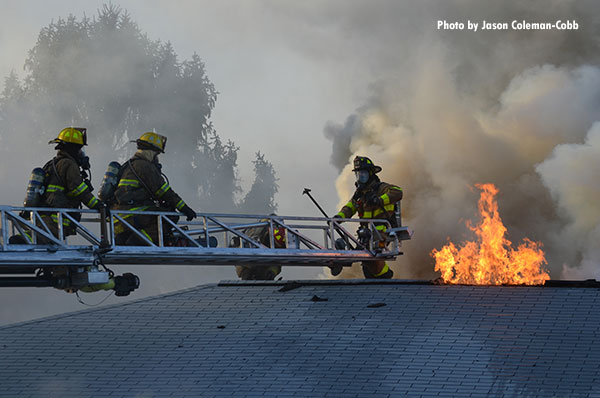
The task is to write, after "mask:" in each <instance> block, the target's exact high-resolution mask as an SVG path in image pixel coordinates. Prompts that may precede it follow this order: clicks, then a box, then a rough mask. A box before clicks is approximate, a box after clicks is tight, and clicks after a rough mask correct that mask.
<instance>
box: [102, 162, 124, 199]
mask: <svg viewBox="0 0 600 398" xmlns="http://www.w3.org/2000/svg"><path fill="white" fill-rule="evenodd" d="M120 170H121V165H120V164H119V162H114V161H113V162H110V163H109V164H108V168H107V169H106V173H104V178H103V179H102V185H101V186H100V191H98V198H99V199H100V200H101V201H103V202H105V203H111V202H112V201H113V199H114V194H115V189H116V187H117V183H118V182H119V171H120Z"/></svg>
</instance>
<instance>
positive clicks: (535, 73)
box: [324, 1, 600, 279]
mask: <svg viewBox="0 0 600 398" xmlns="http://www.w3.org/2000/svg"><path fill="white" fill-rule="evenodd" d="M434 6H435V7H434ZM452 6H454V7H452ZM489 6H490V5H489V4H486V5H485V6H483V5H481V4H480V3H478V2H475V1H456V2H452V3H450V2H444V3H443V4H442V2H439V3H436V2H424V3H423V4H421V5H420V6H409V5H408V4H406V3H403V4H402V5H398V4H387V3H386V6H385V7H387V9H386V10H387V12H381V10H379V11H380V12H381V14H382V15H384V17H383V18H384V20H383V21H382V24H384V25H385V26H386V27H387V28H388V29H391V26H395V27H396V28H395V30H394V33H393V34H391V33H390V32H389V31H385V32H383V33H382V32H381V31H378V30H375V32H374V33H373V34H369V33H368V32H364V31H362V30H361V32H362V33H364V35H363V36H362V37H361V39H360V40H362V41H363V43H361V44H362V46H361V48H363V47H368V48H371V49H377V50H378V51H382V53H381V54H377V55H378V57H375V58H369V61H368V64H369V67H370V69H371V70H372V72H373V73H372V74H371V75H369V79H370V80H371V82H372V84H371V86H370V91H369V96H368V100H367V101H366V102H365V103H364V105H362V106H360V107H359V108H358V109H357V110H356V111H355V112H353V113H352V114H351V115H350V116H348V117H347V119H346V120H345V121H344V122H341V123H339V122H329V123H328V124H327V125H326V126H325V129H324V134H325V136H326V137H327V138H328V139H330V140H331V141H332V149H333V151H332V156H331V162H332V164H333V165H334V166H336V167H337V168H338V170H340V175H339V177H338V179H337V181H336V187H337V189H338V193H339V199H340V202H339V205H340V206H341V205H342V204H343V203H345V202H346V201H347V200H348V198H349V197H350V196H351V195H352V192H353V188H354V187H353V176H352V173H351V172H350V169H351V167H350V166H349V163H350V162H351V159H352V158H353V157H354V156H355V155H363V156H369V157H370V158H371V159H372V160H373V161H374V162H375V163H376V164H377V165H380V166H382V167H383V171H382V173H381V174H380V176H381V178H382V180H383V181H387V182H390V183H395V184H397V185H400V186H401V187H402V188H403V190H404V199H403V202H402V206H403V221H404V223H405V224H407V225H409V226H410V227H411V229H414V230H415V235H414V237H413V240H412V241H409V242H407V243H405V246H404V253H405V255H404V256H403V257H401V258H400V259H399V260H398V261H397V262H396V264H393V265H392V268H393V269H394V271H395V273H396V276H397V277H409V278H414V277H418V278H423V277H426V278H432V277H435V275H434V273H433V260H432V259H431V258H430V256H429V253H430V252H431V250H432V249H433V248H439V247H441V246H442V245H443V244H444V243H445V242H446V239H447V238H450V239H452V240H453V241H462V240H463V239H464V238H466V237H467V232H468V231H467V230H466V228H465V225H464V224H465V223H464V222H465V220H467V219H472V218H474V217H476V214H477V211H476V202H477V199H478V194H477V193H476V192H474V191H473V189H472V187H473V186H474V184H475V183H485V182H491V183H494V184H496V185H497V186H498V187H499V188H500V195H499V197H498V201H499V206H500V215H501V217H502V218H503V221H504V222H505V224H506V225H507V227H508V231H509V232H508V233H509V236H508V237H509V239H511V240H512V241H513V242H518V241H520V240H521V239H522V238H524V237H529V238H530V239H533V240H536V241H541V242H542V243H543V244H544V246H545V247H544V250H545V251H546V254H547V260H548V263H549V265H548V267H549V271H550V274H551V276H552V277H554V278H558V277H563V278H569V277H571V278H578V279H579V278H582V277H594V276H597V275H598V274H599V271H598V270H599V268H600V266H599V263H600V250H598V249H597V241H598V240H597V238H598V232H599V231H600V222H599V220H598V211H599V210H598V209H599V207H598V204H597V203H598V188H597V181H594V179H593V177H592V176H596V175H598V161H597V160H596V159H598V156H597V152H598V150H599V148H598V146H599V142H598V137H597V136H598V134H600V131H599V129H600V127H597V126H598V125H595V126H596V127H594V128H592V129H591V130H590V128H591V127H592V125H593V124H594V122H596V121H598V120H600V68H598V66H597V64H598V54H599V52H598V50H599V45H598V43H599V40H598V39H599V37H600V35H599V33H598V29H599V24H598V18H597V17H596V16H595V15H596V14H595V13H594V12H593V10H594V7H593V4H592V3H589V2H584V3H582V2H578V3H575V2H553V7H549V6H548V2H533V3H528V5H526V6H525V5H521V4H516V3H509V2H502V3H501V5H500V3H497V4H496V5H495V6H493V9H490V8H489ZM385 7H383V8H385ZM402 7H404V9H406V13H405V14H401V13H397V12H394V11H398V10H399V9H400V8H402ZM353 11H355V12H358V13H360V12H363V11H364V10H363V9H361V8H360V7H354V9H353ZM385 15H389V16H387V17H386V16H385ZM392 15H393V16H395V17H398V16H400V21H399V22H398V23H397V24H395V25H391V24H387V23H386V22H389V21H386V20H389V19H390V18H392V17H391V16H392ZM414 15H420V17H421V18H420V19H419V22H420V23H422V25H420V26H415V24H414V23H410V22H408V21H406V20H405V18H413V17H414ZM444 19H446V20H448V21H450V22H451V21H461V22H464V23H465V24H466V21H467V19H470V20H471V21H475V22H481V21H482V20H487V21H490V22H509V23H510V21H512V20H519V21H520V20H526V21H537V22H539V21H542V22H543V21H556V20H557V19H561V20H563V21H564V20H567V19H569V20H576V21H577V22H578V24H579V30H574V31H556V30H554V31H516V30H509V31H493V32H491V31H487V32H468V31H438V30H437V29H436V25H435V21H436V20H444ZM344 29H352V28H351V27H349V26H344ZM344 29H341V30H344ZM357 31H358V28H356V29H355V30H354V32H355V33H356V32H357ZM345 34H347V32H345ZM352 36H354V35H352ZM390 37H395V38H396V41H393V40H390ZM369 44H373V46H369ZM357 51H358V52H359V53H360V52H361V50H360V49H359V50H357ZM588 131H589V133H588ZM586 137H587V138H586ZM594 155H596V156H594ZM342 275H343V276H355V277H360V276H361V274H360V273H359V272H358V269H356V268H355V269H354V271H348V272H345V273H343V274H342Z"/></svg>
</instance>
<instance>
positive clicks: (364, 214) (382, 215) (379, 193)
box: [334, 156, 402, 279]
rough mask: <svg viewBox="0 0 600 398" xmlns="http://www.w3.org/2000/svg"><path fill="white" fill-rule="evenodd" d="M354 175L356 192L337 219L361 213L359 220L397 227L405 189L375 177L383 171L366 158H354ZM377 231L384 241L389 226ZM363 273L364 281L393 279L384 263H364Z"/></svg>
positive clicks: (383, 226)
mask: <svg viewBox="0 0 600 398" xmlns="http://www.w3.org/2000/svg"><path fill="white" fill-rule="evenodd" d="M352 171H353V172H354V173H355V175H356V183H355V185H356V191H355V193H354V195H353V196H352V199H350V201H348V203H346V204H345V205H344V206H343V207H342V209H341V210H340V212H339V213H338V214H336V215H335V216H334V217H336V218H351V217H352V216H353V215H354V213H356V212H358V217H359V218H372V219H384V220H388V221H390V223H391V225H392V226H394V218H393V217H394V210H395V208H394V207H395V204H396V202H398V201H400V200H401V199H402V189H401V188H400V187H398V186H396V185H392V184H388V183H385V182H382V181H381V180H380V179H379V177H377V175H376V174H377V173H379V172H380V171H381V167H379V166H375V165H374V164H373V162H372V161H371V159H369V158H367V157H364V156H357V157H355V158H354V169H352ZM375 228H376V229H377V231H378V232H379V233H380V235H381V237H382V238H383V239H382V241H385V237H386V229H387V227H386V225H385V224H379V225H377V224H375ZM362 269H363V273H364V275H365V278H378V279H390V278H391V277H392V276H393V275H394V273H393V271H392V270H391V269H390V268H389V266H388V265H387V263H386V262H385V261H384V260H378V261H373V262H363V264H362Z"/></svg>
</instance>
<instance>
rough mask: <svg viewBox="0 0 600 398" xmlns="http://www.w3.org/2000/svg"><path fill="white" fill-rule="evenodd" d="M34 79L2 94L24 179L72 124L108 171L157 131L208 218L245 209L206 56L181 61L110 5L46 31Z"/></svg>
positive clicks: (177, 178)
mask: <svg viewBox="0 0 600 398" xmlns="http://www.w3.org/2000/svg"><path fill="white" fill-rule="evenodd" d="M25 73H26V76H25V78H24V80H23V82H20V81H19V79H18V77H17V75H16V74H14V73H11V74H10V75H9V76H8V77H7V78H6V79H5V84H4V90H3V91H2V94H1V97H0V139H1V140H2V141H1V142H2V144H3V145H2V148H1V151H2V156H3V159H4V161H5V162H15V163H17V164H19V165H20V167H23V179H25V178H26V175H28V173H29V171H30V170H31V168H33V167H35V166H38V165H39V163H40V161H39V153H40V152H41V151H42V150H44V149H46V148H44V146H45V145H46V143H47V142H48V140H50V139H52V138H54V137H56V135H57V134H58V132H59V131H60V130H61V129H62V128H64V127H67V126H73V125H75V126H81V127H87V128H88V141H89V145H90V151H92V152H93V154H94V156H93V157H92V164H93V165H97V166H98V167H99V168H100V167H101V168H102V169H103V168H104V167H105V165H106V164H107V163H108V161H110V160H115V159H116V160H120V161H124V160H125V159H126V158H127V157H128V156H129V155H130V154H131V153H132V152H133V148H135V146H134V145H133V144H129V141H130V140H132V139H136V138H137V137H139V136H140V135H141V134H142V133H143V132H145V131H151V130H155V131H156V132H158V133H159V134H164V135H166V136H167V137H168V145H167V148H166V152H167V153H166V154H165V155H162V156H161V162H162V163H163V164H164V166H165V171H166V172H167V173H168V174H169V176H170V179H171V183H172V185H173V186H174V187H175V188H176V189H177V190H178V191H179V192H181V193H182V194H183V195H184V196H185V194H186V193H188V195H189V193H196V192H197V193H198V194H199V199H200V201H201V202H200V203H201V206H200V208H199V209H198V210H200V211H205V210H209V211H231V210H232V209H234V208H235V199H234V198H235V197H236V195H238V194H239V192H240V186H239V181H238V179H237V177H236V175H237V151H238V149H239V148H238V147H237V146H236V145H235V144H234V143H233V142H230V141H229V142H227V143H226V144H224V143H223V142H222V140H221V138H220V137H219V135H218V134H217V132H216V131H215V129H214V128H213V125H212V123H211V122H210V116H211V112H212V109H213V108H214V106H215V102H216V99H217V94H218V93H217V91H216V89H215V87H214V85H213V84H212V82H211V81H210V80H209V79H208V77H207V76H206V70H205V65H204V63H203V61H202V60H201V58H200V57H199V56H198V55H197V54H193V55H192V57H191V59H190V60H184V61H182V62H180V61H179V60H178V58H177V54H176V52H175V50H174V49H173V46H172V45H171V43H170V42H166V43H163V42H161V41H160V40H150V39H149V38H148V37H147V36H146V34H144V33H142V31H141V30H140V28H139V27H138V26H137V24H136V23H135V22H134V21H133V20H132V19H131V17H130V16H129V14H128V13H127V12H126V11H123V10H122V9H121V8H120V7H118V6H115V5H104V6H103V7H102V8H101V9H100V10H98V15H97V16H95V17H94V18H87V17H84V18H82V19H80V20H78V19H77V18H75V17H74V16H72V15H70V16H68V17H67V18H60V19H58V20H57V21H56V22H52V23H50V25H48V26H47V27H45V28H43V29H42V30H41V31H40V34H39V36H38V40H37V43H36V44H35V46H34V47H33V48H32V49H31V50H30V51H29V54H28V57H27V60H26V62H25ZM20 149H22V151H20ZM23 152H24V153H23ZM102 169H101V170H100V171H99V172H98V174H100V173H101V172H102V171H103V170H102ZM2 173H4V174H0V177H1V178H5V177H6V175H5V171H2ZM188 197H189V196H188ZM196 199H198V198H193V199H192V198H190V199H189V201H191V202H192V203H193V202H195V201H196ZM270 200H271V201H272V198H270Z"/></svg>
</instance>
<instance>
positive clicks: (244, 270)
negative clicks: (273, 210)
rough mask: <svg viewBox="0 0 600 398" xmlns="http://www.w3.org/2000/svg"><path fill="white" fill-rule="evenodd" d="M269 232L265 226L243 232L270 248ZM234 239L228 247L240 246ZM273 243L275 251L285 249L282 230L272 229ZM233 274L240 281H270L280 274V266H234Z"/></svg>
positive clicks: (237, 240) (283, 231) (264, 220)
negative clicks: (235, 274)
mask: <svg viewBox="0 0 600 398" xmlns="http://www.w3.org/2000/svg"><path fill="white" fill-rule="evenodd" d="M271 215H274V214H271ZM261 221H263V222H267V221H269V220H268V219H266V218H265V219H262V220H261ZM269 230H270V229H269V227H268V226H267V225H265V226H262V227H254V228H248V229H247V230H244V233H245V234H246V235H248V237H250V238H252V239H254V240H256V241H257V242H260V243H262V244H263V245H265V246H267V247H271V238H270V236H269ZM236 238H237V237H236ZM236 238H234V241H235V242H236V243H233V244H231V245H230V247H239V246H240V243H239V238H237V239H236ZM273 242H274V243H275V244H274V246H275V248H276V249H284V248H285V247H286V241H285V230H284V229H283V228H274V229H273ZM235 272H236V273H237V276H238V277H239V278H240V279H242V280H245V281H248V280H250V281H272V280H274V279H275V277H276V276H277V275H279V274H280V273H281V265H271V266H261V265H236V267H235Z"/></svg>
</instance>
